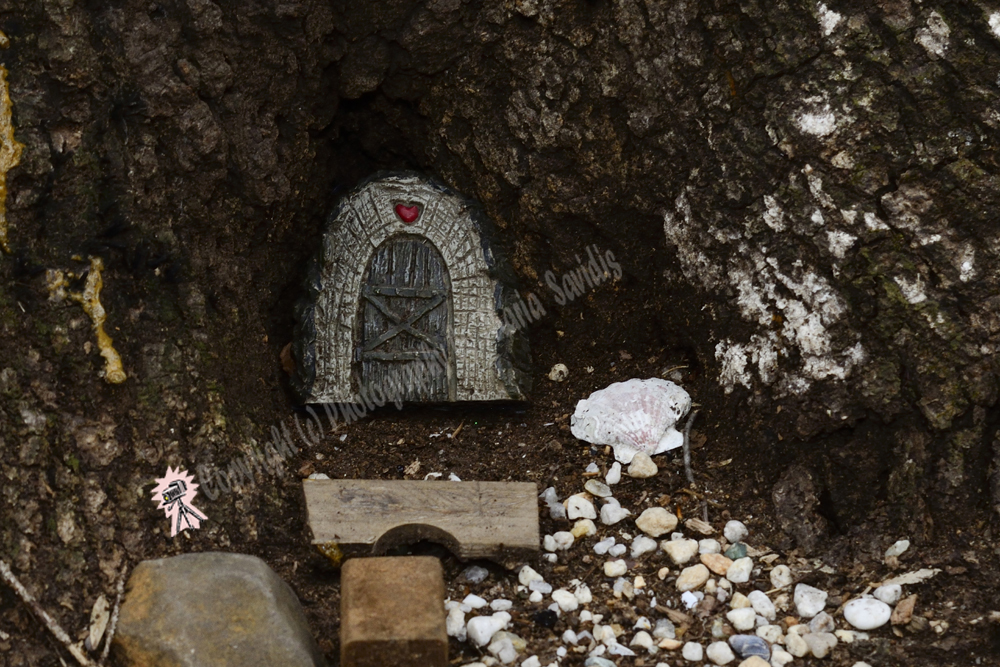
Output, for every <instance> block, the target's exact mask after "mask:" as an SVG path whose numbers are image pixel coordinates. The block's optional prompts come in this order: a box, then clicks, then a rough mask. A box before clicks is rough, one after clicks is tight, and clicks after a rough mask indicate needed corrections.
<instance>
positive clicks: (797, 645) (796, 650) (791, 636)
mask: <svg viewBox="0 0 1000 667" xmlns="http://www.w3.org/2000/svg"><path fill="white" fill-rule="evenodd" d="M785 649H786V650H787V651H788V652H789V653H791V654H792V655H794V656H795V657H796V658H804V657H805V656H806V655H808V653H809V644H806V642H805V640H804V639H802V636H801V635H797V634H795V633H794V632H789V633H788V634H786V635H785Z"/></svg>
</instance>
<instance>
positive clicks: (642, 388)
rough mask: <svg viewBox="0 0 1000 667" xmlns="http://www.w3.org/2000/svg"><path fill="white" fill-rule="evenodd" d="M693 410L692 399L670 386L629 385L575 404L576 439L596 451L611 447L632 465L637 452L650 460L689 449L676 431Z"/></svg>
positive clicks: (618, 385)
mask: <svg viewBox="0 0 1000 667" xmlns="http://www.w3.org/2000/svg"><path fill="white" fill-rule="evenodd" d="M690 409H691V396H689V395H688V393H687V392H686V391H684V390H683V389H681V388H680V387H679V386H677V385H676V384H674V383H673V382H670V381H668V380H661V379H659V378H650V379H648V380H638V379H633V380H628V381H627V382H615V383H614V384H611V385H608V386H607V387H605V388H604V389H600V390H598V391H595V392H594V393H593V394H591V395H590V397H588V398H585V399H583V400H582V401H580V402H579V403H577V404H576V412H575V413H574V414H573V417H572V419H571V420H570V425H571V426H572V431H573V435H574V436H576V437H577V438H579V439H580V440H585V441H587V442H589V443H591V444H594V445H611V446H612V447H614V450H615V458H616V459H618V460H619V461H621V462H622V463H631V462H632V457H633V456H635V454H636V452H640V451H643V452H646V453H647V454H649V455H650V456H652V455H654V454H660V453H662V452H665V451H667V450H670V449H674V448H676V447H680V446H682V445H683V444H684V436H683V435H681V434H680V432H678V431H677V429H676V428H674V426H675V425H676V424H677V422H678V420H680V418H681V417H683V416H684V415H685V414H687V412H688V410H690Z"/></svg>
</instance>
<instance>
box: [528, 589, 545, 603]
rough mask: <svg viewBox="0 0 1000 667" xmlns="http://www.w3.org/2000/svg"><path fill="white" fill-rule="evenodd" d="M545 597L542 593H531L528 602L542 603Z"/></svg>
mask: <svg viewBox="0 0 1000 667" xmlns="http://www.w3.org/2000/svg"><path fill="white" fill-rule="evenodd" d="M543 597H544V596H543V595H542V594H541V592H540V591H531V595H529V596H528V602H541V601H542V598H543Z"/></svg>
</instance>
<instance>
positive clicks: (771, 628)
mask: <svg viewBox="0 0 1000 667" xmlns="http://www.w3.org/2000/svg"><path fill="white" fill-rule="evenodd" d="M756 632H757V636H758V637H760V638H761V639H763V640H764V641H766V642H768V643H770V644H780V643H781V642H782V641H784V639H785V633H784V632H783V631H782V630H781V626H780V625H761V626H760V627H758V628H757V630H756Z"/></svg>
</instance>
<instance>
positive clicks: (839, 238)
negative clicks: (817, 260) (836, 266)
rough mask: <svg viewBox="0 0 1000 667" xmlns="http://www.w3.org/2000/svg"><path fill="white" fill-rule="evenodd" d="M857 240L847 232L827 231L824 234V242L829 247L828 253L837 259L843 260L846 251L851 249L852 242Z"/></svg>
mask: <svg viewBox="0 0 1000 667" xmlns="http://www.w3.org/2000/svg"><path fill="white" fill-rule="evenodd" d="M857 240H858V237H856V236H852V235H851V234H848V233H847V232H841V231H836V230H834V231H828V232H827V233H826V242H827V244H828V245H829V246H830V252H831V253H833V256H834V257H836V258H837V259H844V256H845V255H846V254H847V251H848V250H850V249H851V246H853V245H854V242H855V241H857Z"/></svg>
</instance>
